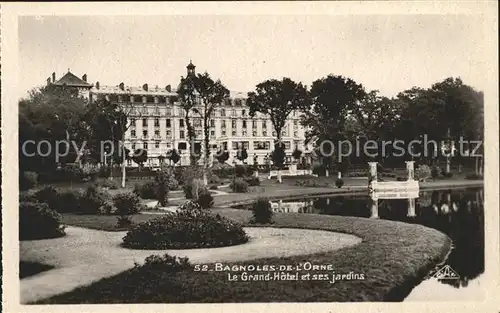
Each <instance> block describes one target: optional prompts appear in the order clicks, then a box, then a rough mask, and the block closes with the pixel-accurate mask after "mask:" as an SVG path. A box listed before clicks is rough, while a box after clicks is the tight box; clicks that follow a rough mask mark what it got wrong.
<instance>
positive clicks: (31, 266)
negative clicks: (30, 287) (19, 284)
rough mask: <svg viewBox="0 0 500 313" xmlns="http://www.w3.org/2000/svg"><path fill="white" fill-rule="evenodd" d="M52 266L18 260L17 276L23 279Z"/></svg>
mask: <svg viewBox="0 0 500 313" xmlns="http://www.w3.org/2000/svg"><path fill="white" fill-rule="evenodd" d="M53 268H54V267H53V266H50V265H46V264H41V263H37V262H25V261H21V262H19V278H20V279H23V278H26V277H29V276H33V275H36V274H39V273H41V272H45V271H48V270H50V269H53Z"/></svg>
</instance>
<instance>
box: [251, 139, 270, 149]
mask: <svg viewBox="0 0 500 313" xmlns="http://www.w3.org/2000/svg"><path fill="white" fill-rule="evenodd" d="M253 149H254V150H268V149H269V141H254V142H253Z"/></svg>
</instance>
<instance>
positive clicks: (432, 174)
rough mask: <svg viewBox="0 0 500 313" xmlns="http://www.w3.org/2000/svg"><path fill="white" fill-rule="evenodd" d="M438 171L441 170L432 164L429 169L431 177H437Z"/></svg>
mask: <svg viewBox="0 0 500 313" xmlns="http://www.w3.org/2000/svg"><path fill="white" fill-rule="evenodd" d="M440 172H441V170H440V169H439V167H437V166H433V167H432V170H431V177H432V179H436V178H438V177H439V173H440Z"/></svg>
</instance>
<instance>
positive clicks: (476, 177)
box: [465, 173, 483, 179]
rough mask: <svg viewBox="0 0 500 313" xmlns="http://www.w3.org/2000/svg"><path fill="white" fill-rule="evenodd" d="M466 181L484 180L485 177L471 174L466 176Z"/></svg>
mask: <svg viewBox="0 0 500 313" xmlns="http://www.w3.org/2000/svg"><path fill="white" fill-rule="evenodd" d="M465 179H483V176H481V175H479V174H476V173H469V174H467V175H465Z"/></svg>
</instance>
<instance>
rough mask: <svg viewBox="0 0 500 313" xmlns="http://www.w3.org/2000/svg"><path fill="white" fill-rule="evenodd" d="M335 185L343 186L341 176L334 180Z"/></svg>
mask: <svg viewBox="0 0 500 313" xmlns="http://www.w3.org/2000/svg"><path fill="white" fill-rule="evenodd" d="M335 186H337V188H342V186H344V180H343V179H342V178H337V179H336V180H335Z"/></svg>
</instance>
